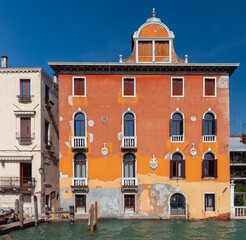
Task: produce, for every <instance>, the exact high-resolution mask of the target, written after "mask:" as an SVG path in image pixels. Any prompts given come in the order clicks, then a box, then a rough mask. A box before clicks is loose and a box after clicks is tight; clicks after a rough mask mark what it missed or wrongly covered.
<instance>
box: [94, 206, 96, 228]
mask: <svg viewBox="0 0 246 240" xmlns="http://www.w3.org/2000/svg"><path fill="white" fill-rule="evenodd" d="M94 222H95V225H94V228H95V229H97V201H96V202H95V214H94Z"/></svg>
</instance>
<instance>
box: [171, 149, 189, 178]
mask: <svg viewBox="0 0 246 240" xmlns="http://www.w3.org/2000/svg"><path fill="white" fill-rule="evenodd" d="M170 177H171V178H185V160H184V159H183V156H182V154H181V153H178V152H176V153H174V154H173V155H172V159H171V160H170Z"/></svg>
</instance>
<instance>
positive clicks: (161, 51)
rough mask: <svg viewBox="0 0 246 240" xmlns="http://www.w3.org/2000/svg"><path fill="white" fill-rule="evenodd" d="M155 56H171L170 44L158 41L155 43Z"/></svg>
mask: <svg viewBox="0 0 246 240" xmlns="http://www.w3.org/2000/svg"><path fill="white" fill-rule="evenodd" d="M155 56H156V57H168V56H169V42H164V41H156V42H155Z"/></svg>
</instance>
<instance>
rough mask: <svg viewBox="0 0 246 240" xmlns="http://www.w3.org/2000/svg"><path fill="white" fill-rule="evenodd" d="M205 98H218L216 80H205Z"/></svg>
mask: <svg viewBox="0 0 246 240" xmlns="http://www.w3.org/2000/svg"><path fill="white" fill-rule="evenodd" d="M203 95H204V96H205V97H216V78H204V93H203Z"/></svg>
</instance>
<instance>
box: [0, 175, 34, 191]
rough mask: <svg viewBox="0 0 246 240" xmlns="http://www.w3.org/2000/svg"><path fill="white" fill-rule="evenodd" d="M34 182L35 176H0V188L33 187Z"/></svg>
mask: <svg viewBox="0 0 246 240" xmlns="http://www.w3.org/2000/svg"><path fill="white" fill-rule="evenodd" d="M35 183H36V181H35V178H31V177H23V178H20V177H0V188H1V189H14V188H34V187H35Z"/></svg>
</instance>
